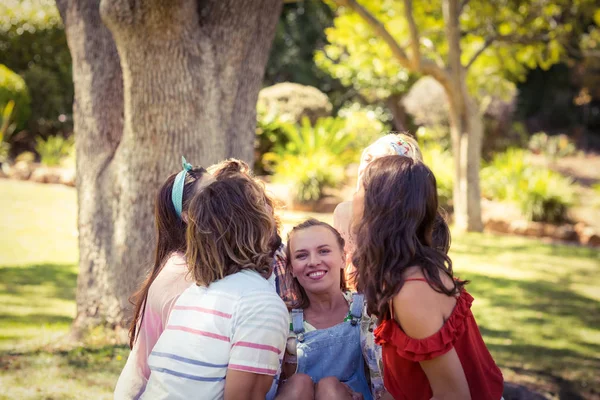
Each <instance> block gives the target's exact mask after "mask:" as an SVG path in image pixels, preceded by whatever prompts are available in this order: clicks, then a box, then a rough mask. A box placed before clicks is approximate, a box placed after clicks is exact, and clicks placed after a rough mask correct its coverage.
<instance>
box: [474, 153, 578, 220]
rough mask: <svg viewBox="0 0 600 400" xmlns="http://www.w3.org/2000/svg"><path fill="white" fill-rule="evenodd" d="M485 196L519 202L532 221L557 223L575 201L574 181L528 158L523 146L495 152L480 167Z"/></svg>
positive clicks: (563, 217) (565, 215)
mask: <svg viewBox="0 0 600 400" xmlns="http://www.w3.org/2000/svg"><path fill="white" fill-rule="evenodd" d="M481 182H482V185H481V188H482V193H483V196H484V197H487V198H490V199H494V200H499V201H511V202H515V203H517V204H519V206H520V208H521V211H522V212H523V213H524V215H525V216H526V217H527V218H528V219H530V220H532V221H542V222H551V223H560V222H563V221H565V220H566V219H567V212H568V210H569V207H571V206H572V205H573V202H574V188H573V182H572V181H571V180H570V179H568V178H566V177H564V176H562V175H561V174H559V173H558V172H554V171H551V170H549V169H547V168H544V167H541V166H534V165H532V164H531V163H530V162H528V160H527V153H526V151H525V150H523V149H515V148H512V149H508V150H507V151H506V152H504V153H498V154H496V156H495V157H494V158H493V159H492V161H491V162H490V163H489V165H487V166H485V167H484V168H483V169H482V171H481Z"/></svg>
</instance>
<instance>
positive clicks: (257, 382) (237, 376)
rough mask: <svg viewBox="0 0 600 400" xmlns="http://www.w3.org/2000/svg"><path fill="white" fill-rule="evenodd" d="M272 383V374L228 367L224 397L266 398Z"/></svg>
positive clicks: (226, 398)
mask: <svg viewBox="0 0 600 400" xmlns="http://www.w3.org/2000/svg"><path fill="white" fill-rule="evenodd" d="M272 383H273V376H272V375H260V374H255V373H251V372H243V371H236V370H232V369H227V375H226V378H225V396H224V399H225V400H238V399H240V400H264V399H265V396H266V395H267V392H268V391H269V389H270V388H271V384H272Z"/></svg>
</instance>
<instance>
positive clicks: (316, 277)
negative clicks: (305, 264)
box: [306, 271, 327, 280]
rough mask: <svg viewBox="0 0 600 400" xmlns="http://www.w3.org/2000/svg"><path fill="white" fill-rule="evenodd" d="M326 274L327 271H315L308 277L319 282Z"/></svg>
mask: <svg viewBox="0 0 600 400" xmlns="http://www.w3.org/2000/svg"><path fill="white" fill-rule="evenodd" d="M326 273H327V271H313V272H309V273H308V274H307V275H306V276H308V277H309V278H310V279H314V280H319V279H321V278H322V277H324V276H325V274H326Z"/></svg>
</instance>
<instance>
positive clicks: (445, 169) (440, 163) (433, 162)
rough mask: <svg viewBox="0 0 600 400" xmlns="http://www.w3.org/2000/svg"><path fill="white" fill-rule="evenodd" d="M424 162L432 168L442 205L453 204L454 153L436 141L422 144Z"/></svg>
mask: <svg viewBox="0 0 600 400" xmlns="http://www.w3.org/2000/svg"><path fill="white" fill-rule="evenodd" d="M421 152H422V153H423V162H424V163H425V164H426V165H427V166H428V167H429V168H430V169H431V171H432V172H433V174H434V175H435V179H436V182H437V191H438V199H439V202H440V205H441V206H442V207H444V206H449V205H450V204H452V192H453V189H454V161H453V158H452V154H451V153H450V152H449V151H448V150H445V149H444V147H443V146H442V145H440V144H438V143H435V142H427V143H424V144H423V146H421Z"/></svg>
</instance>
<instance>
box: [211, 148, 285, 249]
mask: <svg viewBox="0 0 600 400" xmlns="http://www.w3.org/2000/svg"><path fill="white" fill-rule="evenodd" d="M208 172H210V173H211V174H212V175H213V176H214V177H215V179H217V180H221V179H226V178H231V177H236V176H238V177H239V176H241V177H245V178H247V179H252V180H253V181H254V182H256V183H257V184H258V185H260V187H261V188H262V189H263V193H264V196H265V202H266V203H267V206H268V207H269V208H270V209H271V210H272V212H273V218H274V219H275V231H274V232H273V236H271V243H270V246H271V248H272V250H273V252H275V251H277V249H279V247H281V244H282V240H281V236H279V228H280V226H281V220H280V219H279V217H278V216H277V214H275V210H276V209H277V208H279V203H278V202H277V201H276V200H275V198H273V196H271V195H270V194H269V192H267V191H266V189H265V184H264V182H263V181H261V180H260V179H258V178H256V177H255V176H254V174H253V173H252V170H251V169H250V167H249V166H248V164H247V163H246V162H244V161H242V160H238V159H237V158H229V159H227V160H224V161H221V162H220V163H218V164H215V165H211V166H210V167H208Z"/></svg>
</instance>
